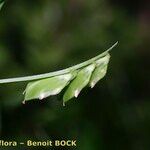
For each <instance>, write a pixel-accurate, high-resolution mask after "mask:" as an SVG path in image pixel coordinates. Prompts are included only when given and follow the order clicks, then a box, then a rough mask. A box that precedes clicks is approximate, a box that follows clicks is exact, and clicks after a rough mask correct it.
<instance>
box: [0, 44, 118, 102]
mask: <svg viewBox="0 0 150 150" xmlns="http://www.w3.org/2000/svg"><path fill="white" fill-rule="evenodd" d="M117 43H118V42H116V43H115V44H114V45H113V46H112V47H110V48H109V49H108V50H107V51H105V52H104V53H102V54H100V55H98V56H96V57H94V58H92V59H90V60H87V61H85V62H83V63H80V64H78V65H75V66H73V67H69V68H67V69H64V70H60V71H56V72H51V73H47V74H41V75H35V76H28V77H20V78H11V79H2V80H0V83H10V82H19V81H32V80H36V81H32V82H30V83H28V85H27V87H26V90H25V92H24V94H25V99H24V101H23V103H25V101H29V100H32V99H40V100H42V99H44V98H46V97H49V96H52V95H57V94H59V93H60V92H61V91H62V90H63V89H64V88H65V87H66V86H68V88H67V90H66V91H65V93H64V96H63V104H65V102H67V101H68V100H70V99H72V98H73V97H76V98H77V97H78V95H79V93H80V92H81V90H82V89H83V88H84V87H86V86H87V85H88V84H90V86H91V88H93V87H94V86H95V84H96V83H97V82H98V81H99V80H100V79H102V78H103V77H104V76H105V74H106V72H107V66H108V63H109V59H110V55H109V51H110V50H112V48H114V47H115V46H116V45H117Z"/></svg>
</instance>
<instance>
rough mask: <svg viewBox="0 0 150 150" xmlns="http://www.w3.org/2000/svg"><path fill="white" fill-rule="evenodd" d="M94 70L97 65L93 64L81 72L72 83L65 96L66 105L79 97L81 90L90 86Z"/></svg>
mask: <svg viewBox="0 0 150 150" xmlns="http://www.w3.org/2000/svg"><path fill="white" fill-rule="evenodd" d="M94 68H95V64H91V65H89V66H87V67H85V68H83V69H82V70H80V71H79V73H78V74H77V77H76V78H75V79H74V80H73V81H72V82H71V83H70V85H69V87H68V89H67V90H66V92H65V94H64V96H63V102H64V103H65V102H67V101H68V100H70V99H71V98H73V97H78V95H79V93H80V92H81V90H82V89H83V88H84V87H85V86H87V85H88V83H89V81H90V78H91V74H92V72H93V70H94Z"/></svg>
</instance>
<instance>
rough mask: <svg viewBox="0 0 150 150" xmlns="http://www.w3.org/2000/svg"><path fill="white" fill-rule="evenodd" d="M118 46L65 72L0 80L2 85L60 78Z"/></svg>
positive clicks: (64, 70)
mask: <svg viewBox="0 0 150 150" xmlns="http://www.w3.org/2000/svg"><path fill="white" fill-rule="evenodd" d="M117 44H118V42H116V43H115V44H114V45H113V46H111V47H110V48H109V49H108V50H106V51H105V52H103V53H102V54H100V55H98V56H96V57H94V58H92V59H90V60H87V61H85V62H83V63H80V64H78V65H75V66H72V67H69V68H67V69H63V70H59V71H55V72H50V73H45V74H39V75H33V76H26V77H18V78H8V79H1V80H0V84H2V83H12V82H22V81H32V80H39V79H44V78H49V77H53V76H58V75H62V74H66V73H69V72H70V71H74V70H77V69H80V68H82V67H84V66H87V65H89V64H91V63H92V62H94V61H96V60H98V59H99V58H101V57H104V56H106V54H108V52H109V51H111V50H112V49H113V48H114V47H115V46H116V45H117Z"/></svg>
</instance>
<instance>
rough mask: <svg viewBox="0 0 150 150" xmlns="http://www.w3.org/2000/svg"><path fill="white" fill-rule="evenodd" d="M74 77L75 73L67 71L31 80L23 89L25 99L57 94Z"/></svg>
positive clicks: (42, 97)
mask: <svg viewBox="0 0 150 150" xmlns="http://www.w3.org/2000/svg"><path fill="white" fill-rule="evenodd" d="M74 77H75V74H72V73H69V74H65V75H60V76H56V77H51V78H47V79H42V80H39V81H35V82H31V83H29V84H28V85H27V88H26V90H25V101H28V100H32V99H40V100H42V99H44V98H46V97H48V96H51V95H57V94H59V93H60V92H61V91H62V90H63V88H64V87H65V86H67V85H68V83H69V82H70V80H72V79H73V78H74ZM25 101H24V102H25Z"/></svg>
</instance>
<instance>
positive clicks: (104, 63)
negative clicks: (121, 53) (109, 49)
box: [90, 54, 110, 88]
mask: <svg viewBox="0 0 150 150" xmlns="http://www.w3.org/2000/svg"><path fill="white" fill-rule="evenodd" d="M109 60H110V55H109V54H107V55H106V56H105V57H103V58H100V59H99V60H97V61H96V68H95V70H94V72H93V74H92V77H91V80H90V87H91V88H93V87H94V86H95V84H96V83H97V82H98V81H99V80H101V79H102V78H103V77H104V76H105V75H106V73H107V68H108V63H109Z"/></svg>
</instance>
